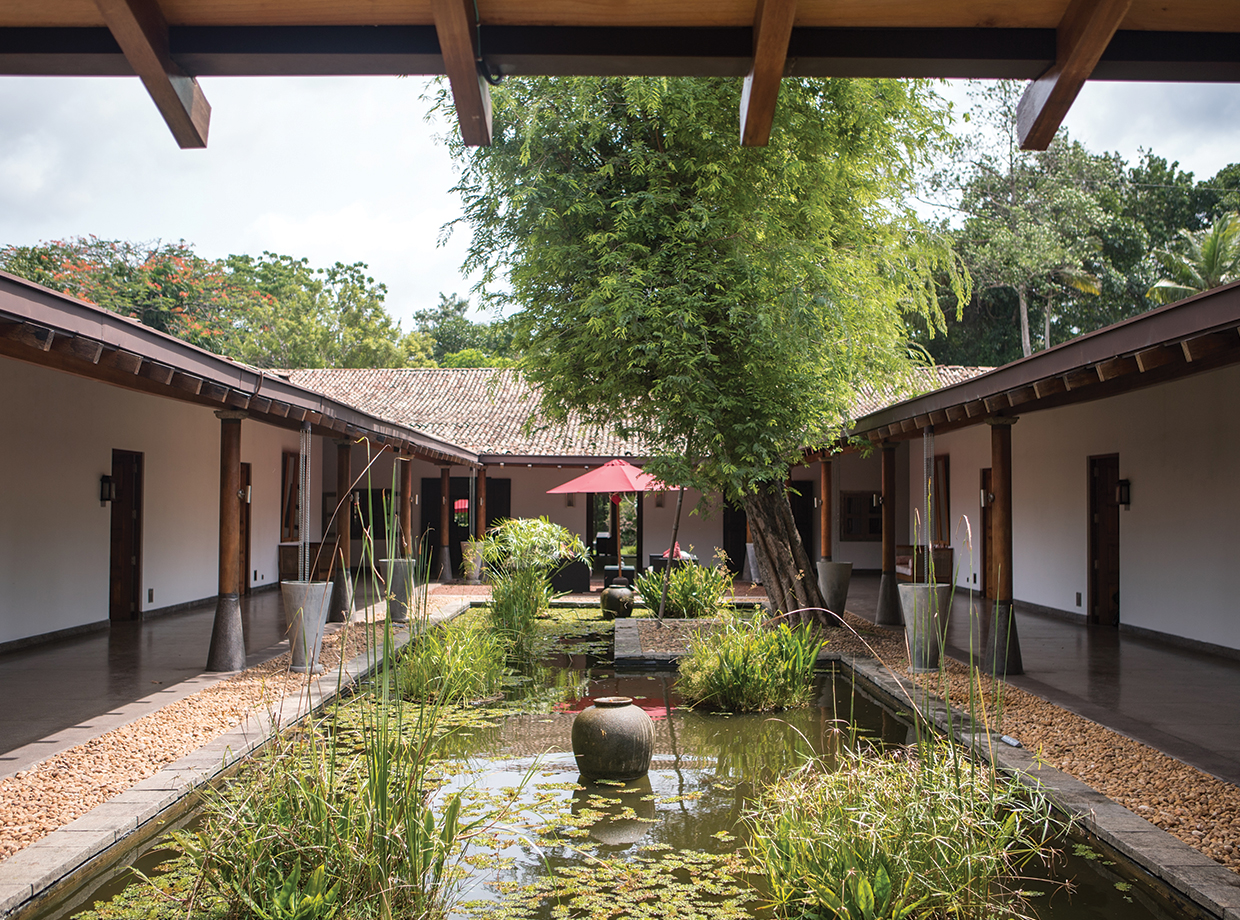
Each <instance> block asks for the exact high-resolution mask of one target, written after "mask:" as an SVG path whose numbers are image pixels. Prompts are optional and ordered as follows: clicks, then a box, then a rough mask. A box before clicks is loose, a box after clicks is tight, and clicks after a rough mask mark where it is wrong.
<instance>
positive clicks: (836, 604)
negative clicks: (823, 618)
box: [818, 559, 853, 620]
mask: <svg viewBox="0 0 1240 920" xmlns="http://www.w3.org/2000/svg"><path fill="white" fill-rule="evenodd" d="M852 567H853V564H852V563H851V562H828V561H827V560H826V559H819V560H818V590H819V591H821V592H822V596H823V598H824V599H825V600H826V603H827V609H828V610H830V611H831V612H832V613H834V614H835V615H836V616H837V617H839V618H840V619H841V620H842V619H843V617H844V606H845V604H847V603H848V583H849V582H850V581H851V580H852Z"/></svg>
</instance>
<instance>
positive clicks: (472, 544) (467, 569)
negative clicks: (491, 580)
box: [461, 540, 482, 585]
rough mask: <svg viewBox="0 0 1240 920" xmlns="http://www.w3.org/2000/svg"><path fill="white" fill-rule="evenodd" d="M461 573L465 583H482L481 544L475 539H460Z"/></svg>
mask: <svg viewBox="0 0 1240 920" xmlns="http://www.w3.org/2000/svg"><path fill="white" fill-rule="evenodd" d="M461 575H462V576H464V578H465V584H467V585H480V584H482V544H481V543H479V542H478V541H476V540H462V541H461Z"/></svg>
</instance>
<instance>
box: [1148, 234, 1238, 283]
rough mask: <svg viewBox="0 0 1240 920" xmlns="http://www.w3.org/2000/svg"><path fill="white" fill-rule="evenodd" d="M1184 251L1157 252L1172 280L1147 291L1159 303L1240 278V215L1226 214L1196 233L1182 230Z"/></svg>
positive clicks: (1181, 236) (1166, 279) (1181, 240)
mask: <svg viewBox="0 0 1240 920" xmlns="http://www.w3.org/2000/svg"><path fill="white" fill-rule="evenodd" d="M1180 242H1181V245H1180V251H1179V252H1170V251H1168V250H1165V249H1163V250H1159V251H1157V252H1155V253H1154V255H1155V257H1156V258H1157V259H1158V261H1159V262H1161V263H1162V266H1163V268H1164V269H1165V270H1166V272H1167V274H1168V275H1169V277H1167V278H1163V279H1162V280H1161V281H1159V282H1157V283H1156V284H1155V285H1154V286H1153V287H1152V288H1150V289H1149V290H1148V291H1146V296H1147V297H1149V298H1150V299H1151V300H1154V301H1157V302H1158V303H1160V304H1161V303H1172V302H1173V301H1176V300H1183V299H1184V298H1185V297H1191V296H1192V295H1193V294H1200V293H1201V292H1202V291H1209V290H1211V289H1213V288H1216V287H1218V286H1219V285H1223V284H1227V283H1228V282H1229V281H1236V280H1238V279H1240V216H1238V215H1237V214H1235V213H1234V212H1233V213H1231V214H1224V215H1223V216H1222V217H1220V218H1219V219H1218V220H1217V221H1215V222H1214V226H1212V227H1207V228H1206V229H1204V230H1198V231H1197V232H1196V233H1190V232H1189V231H1188V230H1181V231H1180Z"/></svg>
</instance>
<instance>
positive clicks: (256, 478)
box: [216, 420, 320, 588]
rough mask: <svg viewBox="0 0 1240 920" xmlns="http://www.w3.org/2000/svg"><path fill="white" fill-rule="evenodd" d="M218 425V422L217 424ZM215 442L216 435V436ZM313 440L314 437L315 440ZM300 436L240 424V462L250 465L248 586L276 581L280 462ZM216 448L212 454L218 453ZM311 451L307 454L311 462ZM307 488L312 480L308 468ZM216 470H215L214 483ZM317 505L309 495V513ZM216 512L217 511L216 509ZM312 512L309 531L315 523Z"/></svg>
mask: <svg viewBox="0 0 1240 920" xmlns="http://www.w3.org/2000/svg"><path fill="white" fill-rule="evenodd" d="M217 424H218V423H217ZM216 438H217V441H218V434H217V435H216ZM316 440H317V439H316ZM300 450H301V438H300V435H299V434H298V432H296V431H290V430H287V429H284V428H273V427H272V426H270V425H264V424H262V423H260V422H256V421H250V420H246V421H243V422H242V423H241V462H242V463H248V464H250V480H251V481H250V587H251V588H261V587H264V586H266V585H270V584H274V583H276V582H278V581H279V580H280V568H279V558H278V544H279V542H280V489H281V487H282V486H283V469H282V468H281V463H282V460H283V457H284V453H285V452H286V451H288V452H290V453H298V452H300ZM218 452H219V447H218V445H217V447H216V457H217V458H218V456H219V453H218ZM218 462H219V461H218V459H217V460H216V463H217V464H218ZM313 462H314V454H313V453H311V463H313ZM311 473H312V476H311V488H312V489H313V488H314V482H315V479H314V477H313V468H312V469H311ZM218 481H219V473H218V472H217V473H216V482H217V483H218ZM319 504H320V501H319V497H318V495H317V494H315V495H313V496H311V500H310V508H311V510H312V512H315V509H316V508H317V506H318V505H319ZM217 514H218V512H217ZM316 516H317V512H316V513H312V520H311V522H310V530H311V533H315V532H317V531H316V528H317V524H316V523H315V522H314V520H313V518H314V517H316Z"/></svg>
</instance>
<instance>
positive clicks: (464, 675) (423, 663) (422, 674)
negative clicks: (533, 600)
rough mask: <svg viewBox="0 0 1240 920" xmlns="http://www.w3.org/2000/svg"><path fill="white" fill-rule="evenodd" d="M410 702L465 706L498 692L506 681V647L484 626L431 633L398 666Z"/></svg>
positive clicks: (398, 677) (403, 692)
mask: <svg viewBox="0 0 1240 920" xmlns="http://www.w3.org/2000/svg"><path fill="white" fill-rule="evenodd" d="M396 680H397V686H398V687H399V688H400V694H401V696H403V697H404V698H405V699H407V700H420V701H423V702H440V703H466V702H472V701H474V700H479V699H483V698H485V697H490V696H493V695H495V694H496V693H498V692H499V690H500V687H501V685H502V684H503V680H504V643H503V642H502V641H501V639H500V638H499V637H498V636H497V635H495V633H493V632H491V631H490V630H489V629H486V628H485V627H484V626H480V625H464V626H457V625H455V624H449V625H446V626H442V627H439V628H436V629H428V630H427V631H426V632H424V633H423V634H422V635H421V636H419V637H418V638H417V640H416V641H415V642H414V643H413V645H412V648H410V649H409V651H408V653H407V654H406V655H405V656H404V657H403V658H402V659H401V661H400V664H399V665H397V668H396Z"/></svg>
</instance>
